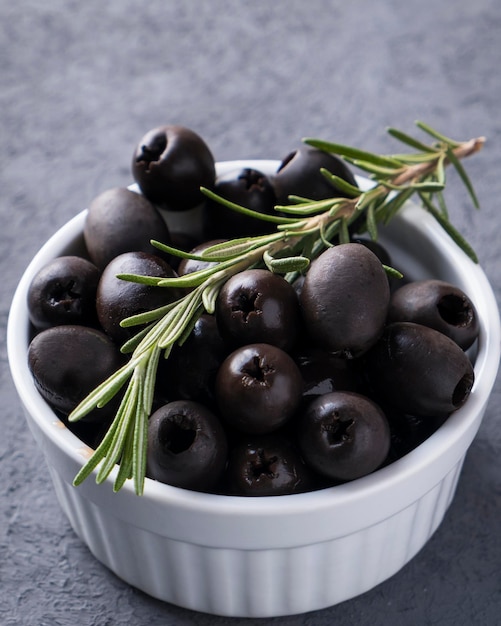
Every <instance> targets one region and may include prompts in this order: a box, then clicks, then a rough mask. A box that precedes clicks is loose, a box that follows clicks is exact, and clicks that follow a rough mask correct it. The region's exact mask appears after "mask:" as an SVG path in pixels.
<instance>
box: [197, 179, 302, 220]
mask: <svg viewBox="0 0 501 626" xmlns="http://www.w3.org/2000/svg"><path fill="white" fill-rule="evenodd" d="M200 191H201V192H202V193H203V194H204V195H206V196H207V197H208V198H210V199H211V200H214V201H216V202H218V203H219V204H222V205H223V206H225V207H227V208H228V209H231V210H232V211H236V212H237V213H242V214H243V215H247V216H249V217H253V218H255V219H257V220H261V221H263V222H271V223H273V224H287V223H288V222H292V221H294V220H293V219H291V218H288V217H279V216H277V215H269V214H268V213H259V212H258V211H253V210H252V209H247V208H245V207H243V206H240V205H239V204H235V203H234V202H230V201H229V200H226V199H225V198H222V197H221V196H218V195H217V193H214V192H213V191H211V190H210V189H207V188H206V187H201V188H200Z"/></svg>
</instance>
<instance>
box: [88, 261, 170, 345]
mask: <svg viewBox="0 0 501 626" xmlns="http://www.w3.org/2000/svg"><path fill="white" fill-rule="evenodd" d="M120 274H137V275H141V276H153V277H160V278H172V277H174V276H175V275H176V274H175V272H174V270H173V269H172V268H171V267H170V265H168V263H166V262H165V261H163V259H161V258H160V257H158V256H156V255H153V254H147V253H146V252H126V253H124V254H121V255H119V256H117V257H116V258H115V259H113V260H112V261H111V262H110V263H108V265H107V266H106V267H105V269H104V271H103V273H102V275H101V279H100V281H99V285H98V288H97V297H96V308H97V315H98V319H99V323H100V324H101V326H102V328H103V329H104V330H105V332H106V334H107V335H109V336H110V337H111V338H112V339H113V341H115V342H116V343H118V344H122V343H124V342H125V341H127V339H129V338H130V337H131V336H132V335H135V334H136V333H137V332H138V330H140V329H141V326H131V327H128V328H122V327H121V326H120V322H121V321H122V320H124V319H125V318H126V317H130V316H132V315H136V314H138V313H143V312H144V311H149V310H152V309H156V308H158V307H161V306H164V305H165V304H168V303H169V302H172V301H173V300H175V299H176V298H177V297H178V295H179V294H178V292H177V290H176V289H173V288H171V287H154V286H150V285H143V284H140V283H135V282H131V281H128V280H123V279H121V278H118V275H120Z"/></svg>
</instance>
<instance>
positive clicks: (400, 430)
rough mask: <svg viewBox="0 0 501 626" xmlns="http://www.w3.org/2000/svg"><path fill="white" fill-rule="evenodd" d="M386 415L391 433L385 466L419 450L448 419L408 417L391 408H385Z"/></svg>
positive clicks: (444, 417) (445, 417)
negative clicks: (416, 449)
mask: <svg viewBox="0 0 501 626" xmlns="http://www.w3.org/2000/svg"><path fill="white" fill-rule="evenodd" d="M385 415H386V417H387V419H388V422H389V424H390V431H391V446H390V452H389V453H388V457H387V459H386V463H385V464H389V463H393V461H396V460H397V459H400V458H402V457H403V456H405V455H406V454H408V453H409V452H411V451H412V450H414V449H415V448H417V447H418V446H419V445H421V444H422V443H423V442H424V441H426V439H428V438H429V437H431V435H433V433H434V432H435V431H437V430H438V429H439V428H440V426H442V424H443V423H444V422H445V420H446V419H447V416H442V417H430V416H428V417H418V416H416V415H407V414H405V413H402V412H401V411H396V410H395V409H392V408H391V407H385Z"/></svg>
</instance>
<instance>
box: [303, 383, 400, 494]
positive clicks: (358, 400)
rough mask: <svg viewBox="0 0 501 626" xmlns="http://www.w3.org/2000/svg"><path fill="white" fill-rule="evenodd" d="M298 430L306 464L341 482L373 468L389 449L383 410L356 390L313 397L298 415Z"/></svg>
mask: <svg viewBox="0 0 501 626" xmlns="http://www.w3.org/2000/svg"><path fill="white" fill-rule="evenodd" d="M298 429H299V433H298V441H299V447H300V450H301V452H302V455H303V458H304V459H305V461H306V463H307V465H309V466H310V467H311V468H313V469H314V470H316V471H317V472H318V473H319V474H321V475H324V476H327V477H328V478H331V479H333V480H337V481H341V482H344V481H349V480H354V479H355V478H360V477H361V476H365V475H366V474H370V473H371V472H373V471H374V470H376V469H377V468H378V467H380V466H381V465H382V463H383V462H384V460H385V459H386V456H387V454H388V451H389V449H390V427H389V425H388V421H387V419H386V417H385V415H384V413H383V411H382V410H381V408H380V407H379V406H378V405H377V404H375V403H374V402H373V401H372V400H370V399H369V398H366V397H365V396H362V395H360V394H358V393H352V392H346V391H345V392H343V391H337V392H336V391H335V392H332V393H328V394H325V395H323V396H320V397H318V398H316V399H315V400H313V401H312V402H311V404H310V405H309V406H308V407H307V408H306V410H305V411H304V413H303V415H302V416H301V417H300V419H299V426H298Z"/></svg>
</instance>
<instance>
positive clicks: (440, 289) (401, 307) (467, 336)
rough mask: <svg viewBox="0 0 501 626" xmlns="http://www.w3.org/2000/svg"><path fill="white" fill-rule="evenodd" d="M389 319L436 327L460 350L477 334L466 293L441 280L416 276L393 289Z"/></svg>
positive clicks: (475, 317) (475, 314) (475, 319)
mask: <svg viewBox="0 0 501 626" xmlns="http://www.w3.org/2000/svg"><path fill="white" fill-rule="evenodd" d="M388 321H390V322H416V323H417V324H423V325H424V326H429V327H430V328H434V329H435V330H439V331H440V332H441V333H444V335H447V336H448V337H450V338H451V339H453V340H454V341H455V342H456V343H457V344H458V345H459V346H460V347H461V348H462V349H463V350H466V349H468V348H469V347H470V346H471V345H472V344H473V342H474V341H475V339H476V338H477V337H478V333H479V324H478V316H477V313H476V311H475V307H474V305H473V303H472V301H471V300H470V299H469V298H468V296H467V295H466V294H465V293H464V291H462V290H461V289H459V288H458V287H455V286H454V285H451V284H450V283H448V282H445V281H443V280H431V279H430V280H418V281H414V282H411V283H408V284H407V285H404V286H403V287H400V288H399V289H397V290H396V291H395V292H394V293H393V295H392V297H391V300H390V308H389V311H388Z"/></svg>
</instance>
